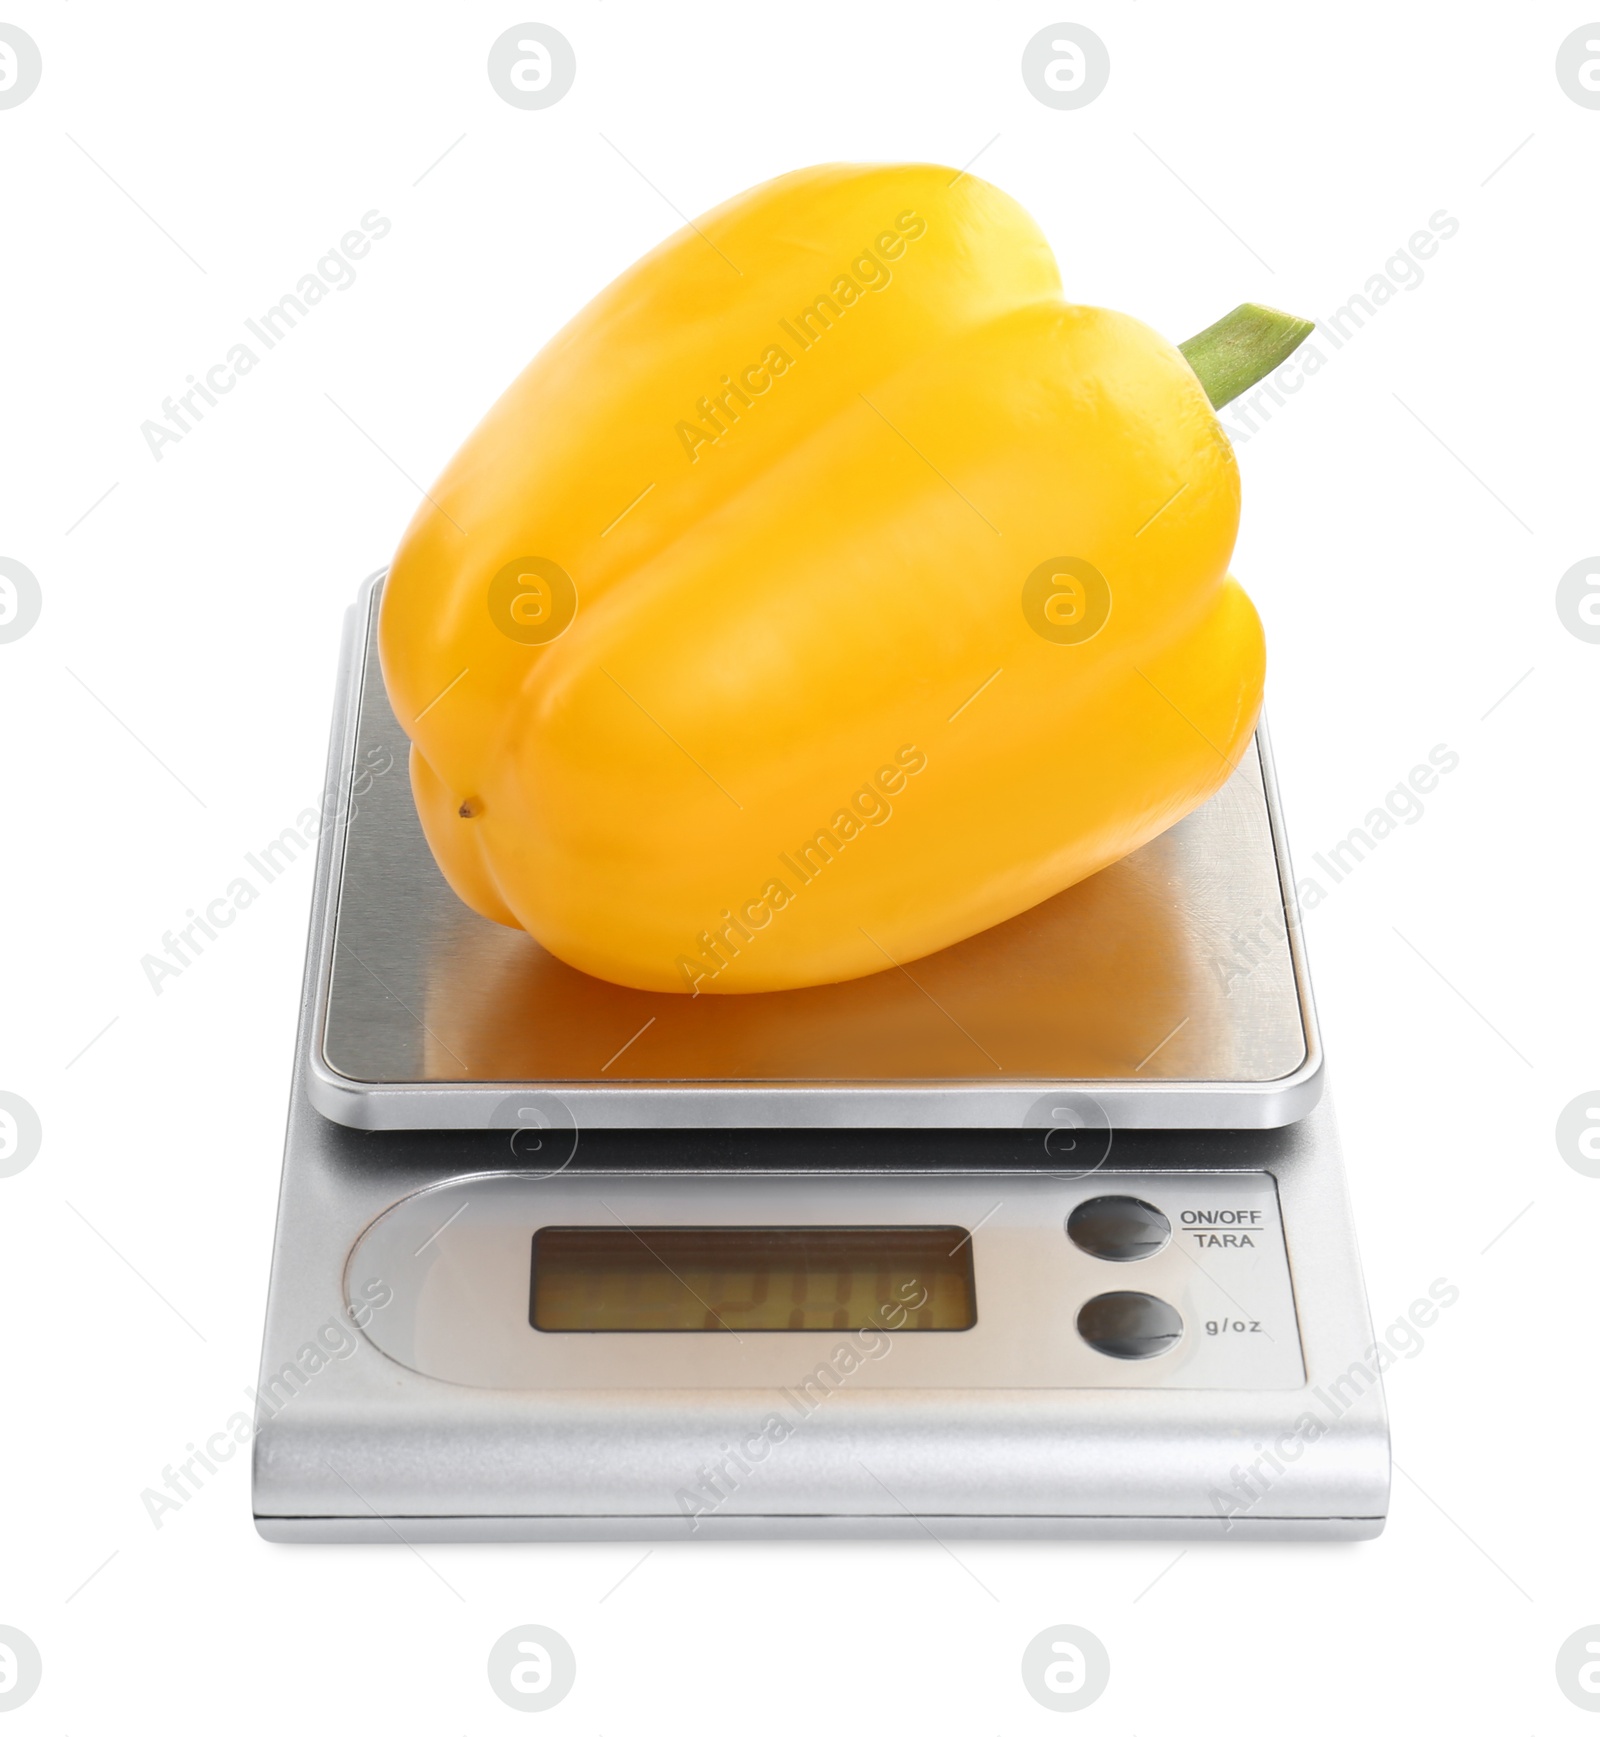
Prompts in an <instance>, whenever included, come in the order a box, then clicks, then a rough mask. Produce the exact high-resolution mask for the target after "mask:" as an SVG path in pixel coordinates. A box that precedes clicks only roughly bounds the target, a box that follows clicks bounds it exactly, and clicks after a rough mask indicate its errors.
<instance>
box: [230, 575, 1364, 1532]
mask: <svg viewBox="0 0 1600 1737" xmlns="http://www.w3.org/2000/svg"><path fill="white" fill-rule="evenodd" d="M381 583H382V575H378V576H376V577H375V578H374V579H373V580H371V581H369V582H368V583H367V585H366V586H365V587H364V588H363V590H362V593H361V596H360V598H359V600H358V602H357V604H356V606H355V607H354V608H353V609H352V611H351V612H350V617H349V620H348V622H347V628H346V637H345V646H344V654H343V658H342V668H341V679H340V686H339V698H338V702H337V705H336V708H335V714H334V728H333V742H332V748H331V753H330V776H329V786H328V788H329V791H330V792H331V793H335V794H336V797H337V800H336V801H333V802H331V803H330V804H329V813H330V815H331V818H330V819H329V821H328V822H327V823H326V824H325V826H324V828H323V831H322V834H321V838H320V844H319V851H318V861H317V875H316V886H315V891H314V895H313V903H312V916H311V936H310V945H309V950H308V957H307V965H306V979H305V989H304V994H303V998H302V1005H301V1015H300V1030H299V1038H298V1042H297V1050H296V1060H295V1072H294V1086H293V1094H292V1101H291V1105H290V1112H289V1128H288V1141H287V1147H286V1151H285V1156H284V1170H283V1186H282V1194H281V1199H280V1204H279V1213H278V1227H277V1242H276V1247H275V1250H274V1255H273V1266H272V1283H271V1292H270V1296H269V1300H268V1308H267V1324H266V1337H265V1345H264V1350H263V1357H262V1369H261V1379H260V1385H259V1389H258V1395H259V1403H258V1412H257V1437H256V1444H255V1483H254V1493H255V1514H256V1524H257V1527H258V1528H259V1530H260V1531H261V1532H262V1534H263V1535H264V1536H266V1537H268V1538H271V1539H277V1540H298V1539H308V1540H314V1541H324V1542H325V1541H330V1540H333V1541H339V1540H351V1541H382V1540H391V1541H392V1540H394V1539H396V1538H399V1539H404V1540H406V1541H412V1542H421V1541H424V1540H480V1539H481V1540H513V1539H613V1540H614V1539H644V1540H656V1539H671V1538H680V1537H681V1538H717V1537H733V1538H751V1537H761V1538H780V1537H784V1538H789V1537H793V1538H798V1537H837V1536H857V1537H859V1536H882V1537H890V1536H903V1537H923V1536H926V1535H927V1534H929V1533H930V1532H931V1533H933V1534H935V1535H937V1536H940V1537H949V1538H958V1537H964V1536H966V1537H973V1536H989V1537H1011V1538H1046V1537H1065V1538H1071V1537H1086V1538H1179V1539H1187V1538H1213V1537H1214V1538H1366V1537H1372V1536H1374V1535H1376V1534H1377V1533H1378V1532H1379V1531H1380V1530H1381V1529H1382V1526H1383V1522H1384V1516H1385V1512H1386V1510H1387V1505H1388V1484H1389V1458H1388V1429H1387V1423H1386V1418H1385V1412H1384V1403H1383V1394H1382V1388H1381V1385H1380V1382H1379V1378H1378V1374H1377V1369H1376V1365H1375V1359H1374V1356H1373V1351H1372V1346H1373V1339H1372V1332H1371V1328H1370V1324H1369V1319H1368V1313H1367V1307H1366V1300H1365V1296H1364V1293H1363V1289H1362V1282H1361V1276H1360V1268H1359V1264H1358V1259H1357V1254H1356V1247H1355V1241H1354V1235H1353V1231H1352V1226H1351V1220H1350V1213H1349V1207H1348V1203H1347V1200H1346V1195H1345V1186H1344V1177H1343V1169H1342V1164H1341V1160H1340V1156H1339V1147H1338V1140H1337V1135H1336V1133H1335V1128H1334V1123H1333V1117H1332V1112H1331V1109H1330V1107H1329V1105H1328V1103H1327V1101H1326V1099H1325V1098H1323V1096H1322V1089H1321V1088H1322V1055H1321V1049H1320V1044H1319V1039H1318V1035H1317V1027H1316V1018H1315V1013H1314V1010H1313V1007H1312V1001H1311V993H1310V985H1309V980H1308V978H1307V974H1306V965H1305V959H1304V954H1303V950H1302V947H1301V937H1300V934H1299V931H1298V928H1297V927H1296V925H1295V924H1294V923H1293V922H1291V921H1289V920H1288V919H1287V917H1286V912H1287V911H1289V910H1292V908H1293V907H1292V887H1293V881H1292V879H1291V876H1290V871H1289V866H1288V859H1287V854H1286V851H1285V847H1284V840H1283V828H1282V822H1281V818H1280V816H1279V812H1278V804H1277V795H1276V790H1275V787H1274V783H1273V773H1272V765H1271V760H1270V756H1269V754H1268V750H1267V745H1266V741H1265V737H1264V733H1259V732H1258V735H1257V738H1256V741H1255V745H1254V748H1253V749H1252V750H1251V751H1250V752H1248V753H1247V754H1246V756H1245V758H1244V760H1243V761H1242V762H1241V764H1240V766H1239V768H1238V770H1237V771H1236V773H1235V774H1234V776H1233V777H1232V778H1231V779H1230V781H1229V782H1228V784H1227V785H1226V786H1225V787H1224V788H1223V790H1222V791H1221V792H1219V794H1218V795H1217V796H1216V797H1214V798H1213V799H1212V800H1211V801H1210V802H1209V803H1208V804H1206V806H1205V807H1203V808H1201V809H1199V810H1198V811H1197V812H1195V813H1194V814H1192V815H1190V816H1189V817H1188V818H1187V819H1185V820H1183V821H1182V822H1180V823H1179V824H1178V825H1177V826H1175V827H1173V828H1172V829H1171V830H1170V831H1168V832H1167V833H1165V834H1163V835H1162V836H1161V837H1160V838H1158V839H1156V840H1154V841H1153V842H1152V843H1150V844H1148V845H1146V846H1145V847H1144V848H1143V849H1142V850H1140V851H1138V852H1136V853H1135V854H1134V855H1133V856H1131V857H1129V858H1127V859H1125V860H1124V861H1122V862H1119V863H1117V864H1115V865H1114V866H1113V867H1111V868H1108V869H1106V870H1104V871H1102V872H1101V873H1100V874H1098V875H1095V876H1094V877H1093V878H1092V879H1090V880H1088V881H1085V882H1083V883H1081V884H1080V885H1078V886H1075V887H1072V888H1069V889H1068V890H1067V891H1066V892H1064V893H1062V894H1060V895H1059V896H1058V897H1056V898H1054V899H1051V900H1049V901H1048V902H1046V903H1045V904H1043V905H1041V906H1039V907H1037V908H1036V909H1034V910H1032V911H1029V912H1027V913H1025V914H1024V915H1022V916H1020V917H1017V918H1015V919H1013V920H1012V921H1011V922H1008V923H1004V924H1001V925H999V926H998V927H997V928H994V929H991V930H989V931H987V932H986V933H984V934H981V935H978V936H975V937H974V938H972V939H971V940H968V941H966V942H963V943H962V944H960V945H959V946H956V947H952V948H949V949H947V950H946V951H944V952H942V953H939V954H936V955H934V956H932V957H930V958H926V959H921V960H918V961H916V962H914V963H913V964H911V965H910V966H908V967H905V968H903V969H894V970H888V971H885V972H882V973H880V974H879V975H877V976H874V977H869V978H865V979H862V980H859V981H856V982H852V983H846V984H838V985H832V986H828V987H823V988H814V989H804V990H796V991H790V992H782V993H774V994H767V995H750V996H714V995H707V996H698V997H690V996H683V995H660V994H651V993H647V992H642V991H634V990H628V989H622V988H618V987H616V986H614V985H611V984H607V983H603V982H600V981H598V980H597V979H594V978H591V977H587V976H584V975H583V974H582V973H580V972H577V971H575V970H572V969H571V968H569V967H568V966H566V965H563V964H562V963H560V962H559V961H558V960H556V959H554V958H553V957H551V956H550V955H549V954H547V953H545V952H544V951H543V950H542V949H541V948H540V947H539V946H538V945H537V944H536V943H535V942H534V941H533V940H532V939H531V938H530V937H528V936H526V935H524V934H522V933H520V932H517V931H513V930H510V929H505V928H502V927H500V926H498V925H496V924H493V923H490V922H487V921H485V920H484V919H482V918H480V917H478V916H476V915H474V914H473V913H472V912H471V911H469V910H468V909H467V908H466V907H465V906H464V905H462V904H461V903H460V902H459V901H458V900H457V899H456V897H455V895H454V894H453V893H451V892H450V890H449V889H448V887H447V886H446V885H445V883H444V881H443V879H442V878H441V877H440V875H439V872H438V870H437V869H436V867H435V866H434V863H433V859H432V857H431V855H430V853H429V851H428V848H427V846H426V844H425V843H424V840H423V836H422V832H421V829H420V827H419V825H418V822H417V818H416V814H415V811H414V809H413V806H412V800H411V792H410V787H409V782H408V779H407V775H406V770H405V755H406V751H407V743H406V739H405V736H404V733H403V732H402V731H401V729H400V727H399V725H398V724H397V723H396V721H395V718H394V715H393V713H392V711H391V710H390V707H389V703H388V699H387V697H386V695H385V692H384V687H383V682H382V678H381V675H380V672H379V667H378V658H377V652H376V646H375V634H376V625H377V604H378V596H379V590H380V587H381Z"/></svg>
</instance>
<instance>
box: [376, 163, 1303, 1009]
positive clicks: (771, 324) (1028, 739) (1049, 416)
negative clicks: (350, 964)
mask: <svg viewBox="0 0 1600 1737" xmlns="http://www.w3.org/2000/svg"><path fill="white" fill-rule="evenodd" d="M1309 329H1310V328H1309V327H1308V326H1305V325H1304V324H1303V323H1301V322H1294V321H1290V320H1289V319H1288V318H1287V316H1281V315H1273V314H1271V313H1269V312H1266V311H1263V310H1250V309H1241V310H1239V313H1238V314H1237V315H1235V316H1230V318H1229V319H1228V320H1224V321H1222V322H1220V323H1219V325H1218V326H1217V327H1215V328H1212V330H1211V331H1210V332H1208V333H1205V334H1202V335H1201V337H1200V338H1199V339H1197V340H1194V341H1193V343H1192V345H1191V346H1188V347H1186V352H1187V355H1188V357H1189V359H1187V360H1186V355H1185V354H1184V353H1180V352H1179V350H1177V349H1175V348H1174V347H1173V346H1172V345H1170V344H1168V343H1167V342H1166V341H1165V340H1164V339H1163V338H1161V337H1159V336H1157V335H1156V333H1154V332H1152V331H1151V330H1149V329H1148V328H1147V327H1145V326H1143V325H1141V324H1140V323H1139V322H1138V321H1137V320H1134V319H1130V318H1129V317H1127V316H1126V315H1123V314H1117V313H1110V312H1106V311H1105V310H1103V309H1099V308H1088V307H1078V306H1075V305H1073V304H1071V303H1069V302H1066V301H1064V300H1063V299H1062V296H1061V286H1060V279H1059V277H1058V274H1057V271H1056V266H1055V261H1054V259H1053V257H1052V255H1051V252H1050V248H1049V246H1048V244H1047V243H1046V241H1045V239H1044V237H1043V235H1042V234H1041V233H1040V232H1039V230H1038V229H1037V228H1036V227H1035V225H1034V223H1033V222H1032V220H1031V219H1030V218H1029V217H1028V216H1027V214H1026V213H1025V212H1024V211H1022V210H1021V208H1020V207H1019V206H1017V205H1016V204H1015V203H1014V202H1013V201H1012V200H1010V199H1009V198H1007V197H1006V196H1005V195H1004V194H1003V193H1001V192H999V191H998V190H997V189H995V188H994V187H991V186H988V185H987V184H985V183H984V182H982V181H979V180H977V179H975V178H974V177H972V176H970V175H961V174H957V173H956V172H954V171H952V170H949V169H944V168H937V167H931V166H927V165H916V166H869V167H862V166H856V165H832V166H827V167H822V168H815V169H807V170H802V171H799V172H797V173H795V174H791V175H785V176H783V177H781V178H780V179H778V180H776V181H772V182H769V183H767V184H766V185H764V186H760V187H757V188H755V189H753V190H752V191H750V192H748V193H745V194H743V195H741V196H740V197H738V198H736V199H733V200H731V201H729V202H728V203H727V204H725V205H723V206H720V207H719V208H718V209H717V210H715V211H713V212H712V213H710V214H709V215H708V216H706V217H704V218H702V219H701V220H700V221H699V222H698V223H697V224H692V225H690V227H689V228H688V229H686V230H684V231H682V232H680V233H679V234H677V235H674V236H673V237H672V238H671V239H670V240H668V241H666V242H664V243H663V244H662V245H661V246H660V247H658V248H657V249H656V250H655V251H654V252H653V253H651V254H649V255H647V256H646V257H645V258H644V259H643V260H641V261H640V262H639V263H638V264H637V265H635V266H634V267H633V268H632V269H631V270H629V271H627V272H625V273H624V274H623V275H622V276H621V277H620V278H618V279H617V280H616V282H615V283H613V284H612V285H611V286H610V287H609V288H608V289H606V290H605V291H604V292H602V293H601V294H600V295H599V296H597V297H596V298H595V300H594V301H593V302H591V303H590V304H589V306H588V307H587V308H585V309H584V310H583V312H582V313H580V314H579V315H578V316H577V318H576V319H575V320H573V321H572V323H571V324H570V325H568V326H567V327H566V328H565V329H564V330H563V331H561V332H560V333H559V334H558V335H557V336H556V337H555V338H554V339H552V340H551V342H550V343H549V344H548V345H547V346H546V347H545V349H544V350H543V351H541V352H540V354H539V355H538V356H537V357H535V359H534V360H533V362H532V363H530V364H529V366H528V367H527V368H526V369H525V370H524V371H523V373H522V374H521V375H520V377H519V378H518V379H517V380H516V381H515V382H514V384H513V385H512V386H511V388H510V389H509V390H508V391H507V392H506V393H505V395H504V396H503V397H502V398H501V399H500V400H499V402H498V403H497V404H496V405H495V406H494V407H493V409H492V410H490V412H489V414H488V415H487V416H486V417H485V419H484V420H483V422H482V423H480V424H479V426H478V428H477V429H476V430H475V431H474V432H473V433H472V435H471V436H470V437H469V438H468V440H467V442H466V444H465V445H464V446H463V447H462V448H461V450H460V452H458V453H457V455H456V456H455V458H454V459H453V460H452V461H451V463H450V465H449V467H448V468H447V469H446V471H445V473H444V475H443V477H442V478H441V479H440V480H439V482H438V483H436V484H435V486H434V487H433V489H432V490H431V492H430V494H429V496H428V498H427V500H426V501H424V503H423V505H422V506H421V508H420V509H419V511H418V512H417V515H416V517H415V518H414V520H413V521H412V523H411V525H410V527H409V528H408V530H407V531H406V534H405V537H404V540H403V541H402V543H401V545H400V548H399V550H398V552H397V554H396V555H395V558H394V562H393V565H392V567H391V570H390V572H389V575H388V578H387V580H386V581H385V584H384V588H383V598H382V606H381V619H380V635H379V643H380V651H381V658H382V665H383V673H384V678H385V681H386V683H387V687H388V693H389V697H390V700H391V702H392V704H393V706H394V710H395V714H396V716H397V718H398V719H399V721H400V723H401V726H402V727H403V728H404V729H405V731H406V732H407V734H408V735H409V737H410V738H411V743H412V752H411V776H412V788H413V790H414V792H415V796H416V804H417V810H418V813H419V815H420V817H421V821H422V826H423V830H424V832H425V834H426V836H427V839H428V843H429V845H430V846H431V848H432V850H433V853H434V856H435V858H436V859H437V861H438V864H439V867H440V869H441V870H442V872H443V873H444V875H445V878H446V879H447V880H448V881H449V883H450V885H451V886H452V887H453V888H454V889H455V890H456V892H457V893H458V894H459V895H460V897H461V898H462V899H464V900H465V901H466V902H467V903H468V904H469V905H470V906H472V908H473V909H474V910H476V911H478V912H480V913H481V914H482V915H483V916H485V917H489V918H492V919H493V920H494V921H496V922H500V923H506V924H510V925H512V926H514V927H521V928H524V929H526V930H527V931H528V933H529V934H530V935H532V936H533V937H534V938H535V939H536V940H537V941H538V942H539V943H540V944H541V945H542V946H544V947H546V948H548V949H549V951H550V952H552V953H553V954H555V955H556V956H557V957H559V958H560V959H563V960H565V961H566V962H567V963H568V964H570V965H573V966H576V967H577V968H578V969H580V970H582V971H586V972H590V973H592V974H594V975H595V976H598V977H601V978H605V979H608V980H610V981H611V982H614V983H621V984H626V985H629V986H632V987H634V988H640V989H652V990H664V991H675V992H686V993H704V992H714V993H739V992H744V991H756V990H776V989H793V988H799V987H803V986H806V985H811V984H820V983H830V982H837V981H842V980H845V979H848V978H853V977H860V976H864V975H866V974H868V973H871V972H876V971H881V970H885V969H888V968H890V967H891V966H894V965H903V964H906V963H908V962H909V961H911V960H914V959H917V958H919V957H921V956H923V955H925V954H928V953H931V952H933V951H935V950H936V949H938V948H942V947H947V946H950V945H951V944H953V943H954V942H957V941H960V940H963V939H964V938H966V937H967V936H970V935H973V934H975V933H977V932H978V931H980V930H982V929H985V928H987V927H989V926H990V925H991V924H994V923H998V922H1002V921H1004V920H1005V919H1006V918H1009V917H1013V916H1015V915H1017V914H1018V913H1019V912H1021V911H1024V910H1027V909H1028V908H1030V907H1031V906H1033V905H1035V904H1037V903H1039V902H1040V901H1041V900H1044V899H1048V898H1050V897H1051V896H1052V895H1053V894H1056V893H1058V892H1060V891H1061V890H1062V889H1063V888H1065V887H1068V886H1070V885H1072V884H1073V883H1074V882H1075V881H1079V880H1081V879H1083V878H1084V877H1085V876H1087V875H1092V874H1094V873H1095V872H1096V870H1098V869H1101V868H1104V867H1105V866H1106V865H1107V864H1109V863H1111V862H1114V861H1116V860H1117V859H1118V858H1119V857H1121V856H1124V855H1125V854H1127V853H1128V852H1129V851H1132V850H1135V849H1137V848H1138V847H1139V846H1140V845H1142V844H1144V843H1145V842H1146V841H1147V840H1148V839H1150V838H1152V837H1154V836H1155V835H1156V834H1157V833H1159V832H1161V831H1162V830H1163V829H1165V828H1166V827H1168V826H1171V825H1172V824H1173V822H1174V821H1176V820H1178V819H1179V818H1180V817H1181V816H1183V815H1184V814H1186V813H1188V812H1189V811H1190V810H1191V809H1193V808H1195V807H1196V806H1198V805H1199V804H1200V803H1202V802H1203V801H1205V799H1206V798H1207V797H1208V796H1210V795H1211V794H1212V793H1213V792H1214V791H1215V790H1216V789H1217V788H1218V787H1219V786H1220V785H1221V784H1222V783H1223V781H1224V780H1225V779H1226V778H1227V776H1228V774H1229V773H1230V772H1231V770H1232V769H1233V766H1234V765H1235V763H1236V762H1237V760H1238V758H1239V756H1240V755H1241V753H1242V752H1243V751H1244V749H1245V747H1246V746H1247V744H1248V742H1249V739H1250V735H1251V732H1252V730H1253V728H1254V726H1255V721H1256V715H1257V711H1258V708H1259V705H1260V701H1261V686H1262V676H1263V671H1264V661H1265V658H1264V649H1263V644H1262V635H1261V627H1260V623H1259V622H1258V620H1257V617H1256V613H1255V610H1254V609H1253V608H1252V606H1251V604H1250V601H1249V599H1248V598H1247V597H1246V596H1245V594H1244V592H1243V591H1242V590H1241V589H1240V588H1239V586H1238V585H1237V583H1235V581H1234V580H1233V579H1232V578H1231V577H1230V576H1229V574H1228V570H1227V569H1228V560H1229V556H1230V554H1231V552H1232V549H1233V544H1234V537H1235V533H1236V530H1237V525H1238V514H1239V478H1238V471H1237V468H1236V466H1235V463H1234V457H1233V452H1232V450H1231V448H1230V446H1229V444H1228V441H1227V439H1226V437H1225V435H1224V434H1223V432H1222V430H1221V428H1220V426H1219V425H1218V423H1217V420H1216V417H1215V416H1214V415H1213V413H1212V407H1213V401H1214V402H1216V403H1221V402H1223V401H1225V396H1227V395H1232V393H1233V392H1234V391H1236V390H1240V389H1242V386H1243V384H1247V383H1249V382H1250V381H1252V380H1253V379H1255V378H1257V377H1259V376H1260V374H1262V373H1264V372H1265V371H1266V367H1267V366H1270V365H1272V364H1274V363H1275V362H1276V361H1278V360H1281V358H1282V356H1283V355H1284V354H1287V352H1288V350H1289V349H1292V348H1293V346H1294V343H1296V342H1298V341H1299V339H1300V337H1302V336H1303V335H1304V333H1305V331H1307V330H1309ZM1191 362H1192V363H1193V366H1191ZM1197 370H1198V372H1197ZM1203 381H1204V383H1203ZM1208 386H1209V387H1210V388H1211V394H1210V398H1209V399H1208V391H1207V388H1208Z"/></svg>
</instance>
